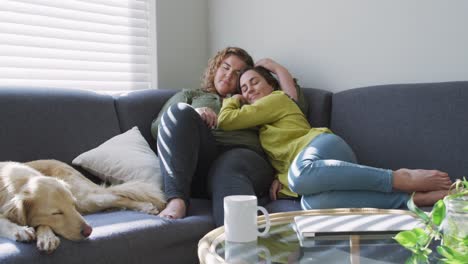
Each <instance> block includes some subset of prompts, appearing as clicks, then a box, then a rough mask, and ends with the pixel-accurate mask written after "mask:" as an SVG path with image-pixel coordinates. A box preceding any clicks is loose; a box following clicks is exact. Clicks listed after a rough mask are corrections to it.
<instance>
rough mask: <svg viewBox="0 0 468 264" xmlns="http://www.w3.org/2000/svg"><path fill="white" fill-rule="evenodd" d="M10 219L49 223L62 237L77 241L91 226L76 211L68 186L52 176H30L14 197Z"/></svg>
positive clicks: (85, 235) (21, 222) (38, 224)
mask: <svg viewBox="0 0 468 264" xmlns="http://www.w3.org/2000/svg"><path fill="white" fill-rule="evenodd" d="M13 203H14V206H13V208H14V211H15V212H12V213H11V214H10V215H11V216H13V217H14V218H16V219H13V221H15V222H17V223H19V224H21V225H28V226H32V227H37V226H40V225H45V226H49V227H50V228H52V230H53V231H54V232H55V233H56V234H59V235H61V236H63V237H65V238H66V239H70V240H81V239H84V238H86V237H88V236H89V235H90V234H91V232H92V228H91V227H90V226H89V225H88V224H87V223H86V221H85V220H84V218H83V217H82V216H81V214H80V213H79V212H78V211H77V210H76V206H75V203H76V201H75V198H74V196H73V195H72V193H71V191H70V189H69V187H68V185H67V184H66V183H65V182H63V181H61V180H58V179H56V178H51V177H46V176H37V177H31V178H30V179H29V180H28V181H27V183H26V184H25V185H24V186H23V188H21V191H20V192H19V193H18V194H17V195H16V196H15V198H14V201H13Z"/></svg>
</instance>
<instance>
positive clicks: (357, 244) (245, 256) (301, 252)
mask: <svg viewBox="0 0 468 264" xmlns="http://www.w3.org/2000/svg"><path fill="white" fill-rule="evenodd" d="M330 214H331V215H346V214H373V215H375V214H408V215H411V213H410V212H409V211H406V210H385V209H373V208H359V209H325V210H309V211H294V212H285V213H275V214H271V215H270V220H271V228H270V231H269V233H268V235H267V236H266V237H259V238H258V240H257V241H255V242H252V243H232V242H226V241H225V240H224V227H219V228H217V229H214V230H213V231H211V232H210V233H208V234H207V235H205V236H204V237H203V238H202V239H201V240H200V242H199V244H198V257H199V260H200V263H205V264H212V263H301V264H302V263H353V264H356V263H359V264H364V263H404V262H405V260H406V259H407V258H409V257H410V256H411V252H409V251H408V250H406V249H404V248H403V247H401V246H400V245H399V244H398V243H397V242H396V241H395V240H393V239H392V237H393V236H394V235H395V234H396V232H395V233H362V234H356V233H355V234H352V235H350V234H340V235H335V236H331V237H321V238H307V239H302V240H301V239H299V238H298V236H297V233H296V231H295V230H294V229H293V228H294V225H295V224H294V217H295V216H298V215H330ZM258 221H259V225H260V226H262V224H264V223H265V221H264V217H263V216H259V217H258Z"/></svg>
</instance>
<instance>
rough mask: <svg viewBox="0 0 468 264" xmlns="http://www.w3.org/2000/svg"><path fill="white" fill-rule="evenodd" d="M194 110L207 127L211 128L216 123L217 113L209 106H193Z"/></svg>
mask: <svg viewBox="0 0 468 264" xmlns="http://www.w3.org/2000/svg"><path fill="white" fill-rule="evenodd" d="M195 111H197V113H198V114H199V115H200V117H201V119H202V120H203V121H204V122H205V124H206V125H207V126H208V127H210V128H212V129H213V128H215V127H216V126H217V125H218V115H217V114H216V113H215V112H214V111H213V110H212V109H211V108H209V107H199V108H195Z"/></svg>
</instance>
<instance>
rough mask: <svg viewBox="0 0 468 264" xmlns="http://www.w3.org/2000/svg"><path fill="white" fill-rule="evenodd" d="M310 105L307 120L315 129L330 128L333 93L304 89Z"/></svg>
mask: <svg viewBox="0 0 468 264" xmlns="http://www.w3.org/2000/svg"><path fill="white" fill-rule="evenodd" d="M302 91H303V93H304V96H305V97H306V101H307V103H308V105H309V109H308V113H307V118H308V120H309V123H310V124H311V125H312V126H313V127H329V126H330V112H331V107H332V105H331V102H332V95H333V94H332V93H331V92H329V91H325V90H320V89H315V88H303V89H302Z"/></svg>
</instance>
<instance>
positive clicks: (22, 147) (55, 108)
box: [0, 88, 120, 164]
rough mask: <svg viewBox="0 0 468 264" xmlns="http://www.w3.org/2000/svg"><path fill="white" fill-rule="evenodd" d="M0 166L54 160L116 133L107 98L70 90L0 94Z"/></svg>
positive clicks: (4, 90)
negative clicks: (16, 162) (13, 162)
mask: <svg viewBox="0 0 468 264" xmlns="http://www.w3.org/2000/svg"><path fill="white" fill-rule="evenodd" d="M0 124H1V129H0V161H5V160H13V161H28V160H35V159H58V160H61V161H64V162H67V163H68V164H71V161H72V160H73V159H74V158H75V157H76V156H78V155H79V154H81V153H83V152H85V151H87V150H90V149H92V148H95V147H97V146H98V145H99V144H101V143H103V142H104V141H106V140H108V139H109V138H111V137H113V136H115V135H117V134H120V128H119V123H118V119H117V115H116V112H115V107H114V100H113V98H112V96H109V95H102V94H98V93H95V92H91V91H84V90H69V89H48V88H44V89H29V88H1V89H0Z"/></svg>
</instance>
